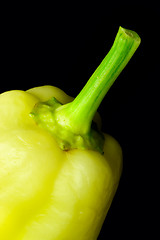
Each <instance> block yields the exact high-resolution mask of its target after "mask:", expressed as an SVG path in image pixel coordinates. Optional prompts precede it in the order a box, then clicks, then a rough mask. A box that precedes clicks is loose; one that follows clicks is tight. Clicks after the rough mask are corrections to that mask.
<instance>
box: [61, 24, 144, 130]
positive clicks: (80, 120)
mask: <svg viewBox="0 0 160 240" xmlns="http://www.w3.org/2000/svg"><path fill="white" fill-rule="evenodd" d="M139 44H140V37H139V36H138V34H137V33H135V32H133V31H131V30H127V29H124V28H122V27H120V28H119V31H118V33H117V36H116V38H115V41H114V44H113V46H112V48H111V50H110V51H109V53H108V54H107V56H106V57H105V58H104V60H103V61H102V62H101V64H100V65H99V67H98V68H97V69H96V71H95V72H94V73H93V75H92V76H91V77H90V79H89V81H88V82H87V84H86V85H85V87H84V88H83V89H82V91H81V92H80V93H79V95H78V96H77V97H76V98H75V99H74V101H73V102H71V103H70V104H68V106H66V107H65V108H64V111H63V110H62V115H63V117H65V118H66V119H67V122H68V123H69V125H70V126H71V128H72V131H74V132H75V133H76V134H86V133H88V132H89V131H90V127H91V122H92V119H93V117H94V115H95V113H96V111H97V109H98V107H99V105H100V103H101V102H102V100H103V98H104V96H105V95H106V93H107V92H108V90H109V89H110V87H111V86H112V84H113V83H114V81H115V80H116V78H117V77H118V75H119V74H120V73H121V71H122V70H123V69H124V67H125V66H126V64H127V63H128V62H129V60H130V58H131V57H132V56H133V54H134V52H135V51H136V49H137V48H138V46H139ZM62 115H61V118H63V117H62ZM63 119H64V118H63Z"/></svg>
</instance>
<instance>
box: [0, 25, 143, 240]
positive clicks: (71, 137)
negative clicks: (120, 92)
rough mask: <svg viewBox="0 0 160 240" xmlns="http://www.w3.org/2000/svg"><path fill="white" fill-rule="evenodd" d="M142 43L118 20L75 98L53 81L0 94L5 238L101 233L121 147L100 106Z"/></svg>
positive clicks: (63, 238)
mask: <svg viewBox="0 0 160 240" xmlns="http://www.w3.org/2000/svg"><path fill="white" fill-rule="evenodd" d="M139 44H140V38H139V36H138V34H136V33H135V32H133V31H131V30H126V29H123V28H121V27H120V28H119V31H118V34H117V36H116V39H115V41H114V44H113V46H112V48H111V50H110V51H109V53H108V54H107V56H106V57H105V58H104V60H103V61H102V63H101V64H100V66H99V67H98V68H97V70H96V71H95V72H94V73H93V75H92V76H91V78H90V79H89V81H88V82H87V84H86V85H85V87H84V88H83V89H82V91H81V92H80V93H79V95H78V96H77V97H76V98H75V99H73V98H71V97H69V96H68V95H67V94H65V93H64V92H63V91H62V90H60V89H58V88H56V87H53V86H42V87H36V88H32V89H29V90H27V91H21V90H12V91H8V92H5V93H2V94H0V240H96V239H97V238H98V235H99V232H100V230H101V227H102V224H103V222H104V219H105V217H106V214H107V212H108V210H109V207H110V205H111V202H112V199H113V197H114V195H115V192H116V189H117V187H118V183H119V180H120V176H121V172H122V150H121V147H120V145H119V144H118V142H117V141H116V140H115V139H114V138H112V137H111V136H109V135H107V134H104V133H102V132H101V130H100V122H99V120H100V119H99V115H98V114H97V113H96V112H97V109H98V107H99V105H100V103H101V101H102V99H103V98H104V96H105V95H106V93H107V91H108V90H109V88H110V87H111V85H112V84H113V83H114V81H115V79H116V78H117V76H118V75H119V74H120V72H121V71H122V70H123V69H124V67H125V66H126V64H127V63H128V61H129V60H130V58H131V57H132V55H133V54H134V52H135V51H136V49H137V47H138V46H139ZM92 120H93V121H92ZM93 122H96V123H97V124H96V123H94V124H93ZM95 125H96V126H95Z"/></svg>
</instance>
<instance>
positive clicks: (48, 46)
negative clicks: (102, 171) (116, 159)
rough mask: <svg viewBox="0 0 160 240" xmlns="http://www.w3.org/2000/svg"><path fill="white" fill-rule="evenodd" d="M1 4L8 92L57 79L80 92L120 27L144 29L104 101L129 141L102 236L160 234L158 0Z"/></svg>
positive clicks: (3, 86)
mask: <svg viewBox="0 0 160 240" xmlns="http://www.w3.org/2000/svg"><path fill="white" fill-rule="evenodd" d="M128 2H129V1H128ZM1 10H2V13H3V14H2V15H1V23H0V25H1V30H0V31H1V33H0V36H1V45H0V49H1V54H0V58H1V65H0V75H1V80H0V92H4V91H7V90H11V89H22V90H26V89H28V88H31V87H35V86H39V85H48V84H50V85H54V86H57V87H60V88H61V89H63V90H64V91H65V92H66V93H68V94H69V95H72V96H74V97H75V96H76V95H77V94H78V92H79V91H80V90H81V89H82V87H83V86H84V84H85V83H86V81H87V80H88V79H89V77H90V76H91V74H92V73H93V72H94V70H95V69H96V67H97V66H98V65H99V63H100V62H101V61H102V59H103V58H104V57H105V55H106V54H107V52H108V51H109V49H110V47H111V45H112V43H113V41H114V38H115V36H116V33H117V31H118V28H119V26H122V27H125V28H128V29H132V30H135V31H136V32H137V33H138V34H139V35H140V37H141V40H142V42H141V45H140V47H139V49H138V50H137V52H136V53H135V55H134V56H133V58H132V59H131V61H130V62H129V64H128V65H127V67H126V68H125V70H124V71H123V72H122V73H121V75H120V76H119V77H118V79H117V81H116V82H115V84H114V85H113V86H112V88H111V89H110V90H109V92H108V94H107V96H106V97H105V99H104V100H103V102H102V104H101V106H100V108H99V112H100V114H101V116H102V122H103V131H104V132H107V133H109V134H111V135H112V136H114V137H115V138H116V139H117V140H118V141H119V142H120V144H121V146H122V149H123V155H124V166H123V174H122V177H121V181H120V185H119V188H118V191H117V193H116V196H115V198H114V201H113V203H112V206H111V208H110V210H109V213H108V215H107V218H106V221H105V223H104V225H103V228H102V231H101V234H100V236H99V238H98V240H103V239H115V238H116V237H120V238H121V239H130V238H131V237H135V238H136V237H137V236H139V237H145V236H149V235H151V236H152V239H154V237H153V235H154V234H156V236H158V235H157V233H156V232H157V231H156V230H157V229H158V226H157V224H156V223H158V221H159V220H157V219H158V218H157V217H158V213H157V211H158V204H156V202H157V199H158V190H159V185H158V182H159V180H158V179H159V161H158V160H159V154H158V149H159V148H158V143H159V125H158V118H159V115H158V112H159V95H158V93H159V90H158V89H159V85H158V82H159V69H158V68H159V64H160V60H159V54H160V51H159V50H160V49H159V38H160V33H159V23H160V11H159V5H158V2H157V4H155V3H154V2H153V1H152V2H150V3H146V2H145V4H141V3H140V1H137V2H136V1H134V2H132V3H131V4H129V3H126V4H125V3H124V4H123V3H122V2H121V3H116V2H113V3H112V2H110V3H108V1H95V2H94V1H93V2H83V1H81V2H78V1H75V2H74V3H73V2H68V1H66V2H64V3H63V2H59V3H57V4H52V5H47V4H46V5H45V6H44V5H43V3H42V4H40V3H39V4H37V5H36V6H33V5H27V4H26V5H23V6H22V5H17V6H16V5H15V3H14V5H8V6H5V7H4V9H3V8H2V9H1ZM105 233H106V234H107V237H106V236H105Z"/></svg>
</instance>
